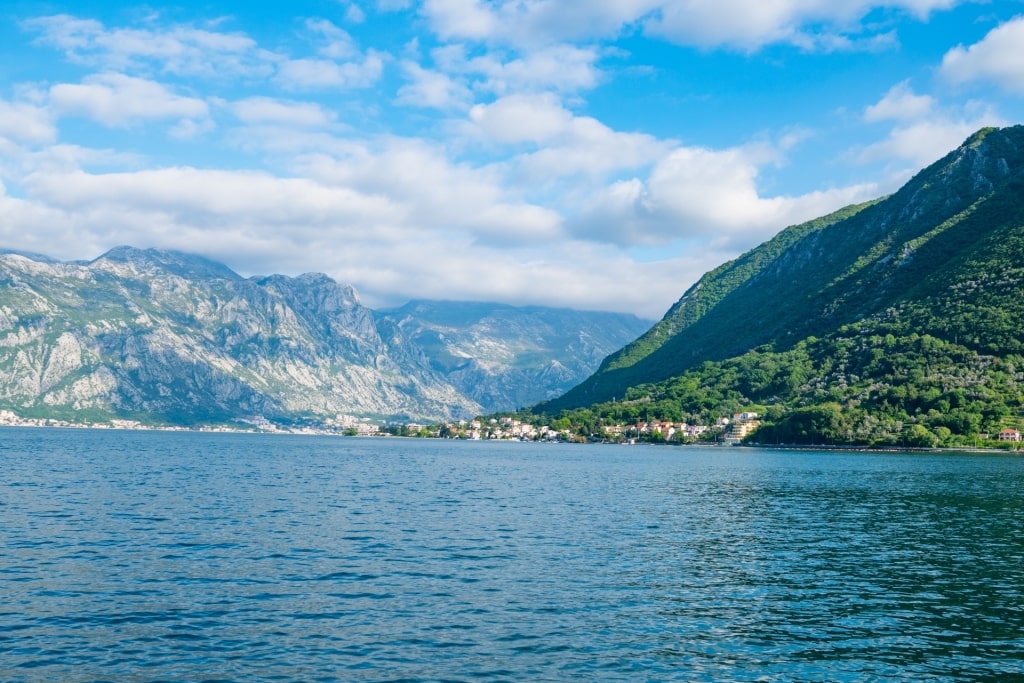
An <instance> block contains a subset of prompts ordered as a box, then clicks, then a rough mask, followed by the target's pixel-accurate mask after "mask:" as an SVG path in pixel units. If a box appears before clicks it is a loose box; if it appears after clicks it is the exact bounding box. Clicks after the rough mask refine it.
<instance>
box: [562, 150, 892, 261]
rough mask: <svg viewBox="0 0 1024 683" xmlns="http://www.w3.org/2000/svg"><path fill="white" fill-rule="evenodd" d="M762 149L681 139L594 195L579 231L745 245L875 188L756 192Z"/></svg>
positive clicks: (577, 223) (631, 241) (642, 240)
mask: <svg viewBox="0 0 1024 683" xmlns="http://www.w3.org/2000/svg"><path fill="white" fill-rule="evenodd" d="M762 153H763V152H761V151H753V152H752V151H751V150H748V149H744V148H732V149H724V150H712V149H706V148H699V147H679V148H677V149H675V150H674V151H672V153H671V154H669V155H668V156H666V157H665V158H664V159H662V160H661V161H660V162H659V163H658V164H656V165H655V167H654V168H653V170H652V171H651V173H650V175H649V176H648V177H647V178H646V179H640V178H632V179H629V180H622V181H619V182H616V183H613V184H612V185H610V186H608V187H606V188H605V189H603V190H602V191H600V192H598V193H595V195H594V196H592V197H591V198H590V199H589V201H588V203H587V205H586V206H585V207H584V210H583V211H582V212H581V214H580V215H579V216H578V217H577V219H576V220H574V221H573V224H572V229H573V232H574V233H575V234H577V235H579V236H580V237H581V238H589V239H594V240H599V241H618V242H620V243H621V244H623V245H624V246H629V245H656V244H667V243H671V242H672V241H676V240H682V239H689V238H694V237H701V238H711V239H712V241H713V242H715V243H717V244H718V245H719V246H725V245H728V246H730V247H732V248H736V249H740V248H749V247H750V246H753V245H754V244H757V243H758V242H759V241H761V240H763V239H766V238H767V237H769V236H771V235H772V234H774V233H775V232H777V231H779V230H781V229H782V228H784V227H786V226H787V225H793V224H796V223H800V222H803V221H805V220H809V219H811V218H814V217H817V216H820V215H823V214H825V213H828V212H830V211H833V210H835V209H837V208H840V207H842V206H845V205H848V204H851V203H855V202H858V201H864V200H866V199H868V198H871V197H873V196H875V195H876V193H877V192H878V188H877V186H876V185H874V184H865V185H857V186H852V187H846V188H839V189H833V190H827V191H816V192H811V193H808V194H805V195H800V196H795V197H790V196H776V197H763V196H761V194H760V192H759V189H758V185H757V179H758V175H759V173H760V168H759V165H758V163H757V162H758V157H759V156H760V155H761V154H762Z"/></svg>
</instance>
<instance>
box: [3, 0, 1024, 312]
mask: <svg viewBox="0 0 1024 683" xmlns="http://www.w3.org/2000/svg"><path fill="white" fill-rule="evenodd" d="M953 4H955V3H954V2H952V0H892V1H890V2H884V3H878V2H866V1H865V2H853V3H840V4H836V3H827V2H824V0H768V1H762V2H759V3H754V2H749V1H741V0H718V1H717V2H709V1H707V0H592V1H591V2H568V1H562V2H554V1H553V0H535V1H533V2H526V3H524V2H512V1H511V0H501V1H497V2H482V1H479V0H425V1H424V2H421V3H413V2H404V1H402V0H390V2H387V3H383V2H378V4H377V7H376V8H373V7H371V6H370V5H369V4H367V3H361V4H359V5H356V4H355V3H347V4H345V7H344V11H345V15H346V17H347V18H348V20H349V21H351V22H353V23H360V24H361V23H363V22H367V21H369V20H370V19H372V16H368V14H370V13H372V12H374V11H376V12H383V11H388V12H397V11H406V12H409V13H415V16H417V17H418V18H419V19H420V20H422V21H425V22H427V23H428V24H429V25H430V26H431V27H432V30H433V38H434V39H435V40H434V41H433V42H432V43H431V44H430V45H427V46H420V45H418V44H410V45H407V46H406V49H405V50H404V51H396V54H390V53H389V52H387V51H386V50H383V49H376V48H374V47H369V46H364V45H360V44H359V41H358V40H357V39H356V38H355V37H354V36H353V35H352V34H350V33H349V32H347V31H345V30H342V29H341V28H340V27H339V26H338V25H337V24H335V23H332V22H330V21H327V20H324V19H307V20H305V21H302V22H296V24H295V26H296V28H295V31H296V32H297V33H298V34H300V35H301V39H302V41H304V42H303V43H302V44H303V45H306V46H308V49H305V51H303V50H299V49H297V48H291V49H285V48H284V47H280V46H275V47H274V49H268V48H265V47H262V46H261V45H260V44H259V43H258V41H256V40H255V39H253V38H251V37H250V36H248V35H246V34H244V33H241V32H238V31H229V30H226V29H220V28H218V26H217V25H216V24H209V25H201V24H197V25H183V24H170V23H165V24H161V23H160V22H159V21H156V20H151V21H147V22H143V23H142V24H140V25H139V26H134V27H130V28H111V27H109V26H107V25H105V24H103V23H100V22H97V21H94V20H91V19H81V18H76V17H71V16H67V15H59V16H54V17H45V18H40V19H30V20H27V21H25V22H24V23H23V26H24V28H25V29H26V30H27V31H30V32H31V33H32V34H33V35H35V36H36V41H37V43H38V44H40V45H44V46H48V47H51V48H56V49H57V50H59V51H60V52H61V53H62V54H63V55H64V56H65V57H66V59H67V60H69V62H70V63H73V64H76V65H79V66H80V67H81V68H82V69H83V70H85V73H83V74H81V75H79V76H78V77H76V78H74V79H69V80H73V81H75V82H58V83H32V84H24V85H23V87H21V88H15V89H12V93H13V94H12V95H11V96H10V97H9V98H7V99H0V181H2V184H0V189H2V190H3V191H2V192H0V242H2V245H0V246H6V247H14V248H21V249H27V250H31V251H39V252H44V253H49V254H51V255H53V256H56V257H60V258H89V257H92V256H96V255H98V254H99V253H100V252H102V251H104V250H106V249H107V248H110V247H112V246H115V245H118V244H130V245H135V246H141V247H146V246H159V247H167V248H175V249H182V250H186V251H194V252H200V253H202V254H204V255H206V256H210V257H213V258H218V259H221V260H223V261H225V262H226V263H228V265H230V266H232V267H234V268H236V269H238V270H240V271H241V272H243V273H244V274H257V273H267V272H288V273H298V272H302V271H308V270H317V271H323V272H327V273H329V274H330V275H332V276H334V277H336V278H338V279H340V280H343V281H346V282H352V283H354V284H356V285H357V287H358V288H359V289H360V290H361V291H362V292H363V293H364V295H365V296H366V298H367V299H368V300H369V301H370V302H371V303H398V302H400V301H401V300H402V299H404V298H412V297H431V298H449V299H450V298H461V299H492V300H502V301H508V302H511V303H524V304H525V303H544V304H551V305H566V306H574V307H579V308H590V309H612V310H621V311H631V312H635V313H639V314H642V315H646V316H648V317H657V316H659V315H661V314H662V313H663V312H664V310H665V309H666V308H667V307H668V305H669V304H671V302H672V301H674V300H675V299H676V298H677V297H678V296H679V295H680V294H681V293H682V292H683V291H684V290H685V289H686V287H687V286H688V285H689V284H691V283H692V282H693V281H694V280H695V279H696V278H697V277H698V276H699V275H700V274H701V273H702V272H704V271H705V270H707V269H710V268H712V267H714V266H716V265H718V264H719V263H721V262H722V261H723V260H725V259H727V258H731V257H734V256H736V255H737V254H738V253H739V252H741V251H742V250H744V249H747V248H749V247H752V246H754V245H756V244H757V243H759V242H761V241H763V240H765V239H767V238H769V237H770V236H771V235H773V234H774V233H775V232H776V231H778V230H779V229H781V228H783V227H785V226H786V225H789V224H793V223H797V222H800V221H803V220H807V219H810V218H814V217H816V216H819V215H822V214H824V213H827V212H829V211H832V210H834V209H836V208H839V207H840V206H842V205H845V204H849V203H853V202H859V201H863V200H865V199H870V198H873V197H875V196H877V195H879V194H882V193H885V192H888V191H891V190H892V189H894V187H895V185H896V184H897V183H898V182H899V181H901V180H902V179H904V178H905V177H906V173H907V172H909V170H912V168H911V165H912V164H913V165H918V166H919V165H923V164H924V163H928V162H930V161H933V160H934V159H935V158H937V157H938V156H939V155H940V154H942V153H943V152H945V151H946V150H948V149H949V148H951V147H952V146H954V145H955V144H957V143H958V142H960V141H961V140H962V139H963V138H964V137H966V135H968V134H969V133H970V132H972V131H973V129H974V127H978V126H980V125H991V124H999V123H1002V122H1003V119H1002V118H1001V117H1000V116H999V115H998V113H997V112H996V111H994V110H993V109H992V108H990V107H987V106H985V105H984V104H983V103H982V104H979V103H973V104H969V105H965V104H961V105H955V106H954V105H949V104H947V103H944V102H943V101H942V100H941V98H940V97H939V96H937V95H934V94H929V93H926V92H923V91H922V92H919V91H918V90H915V89H914V87H913V85H912V82H911V81H910V80H909V79H894V80H895V81H897V82H896V83H895V84H894V85H890V84H886V87H889V90H888V91H887V92H878V93H877V95H876V97H877V98H878V99H877V100H875V101H874V102H873V103H871V104H865V103H861V104H860V105H859V106H858V107H857V108H856V113H855V118H857V123H856V125H860V126H867V127H874V128H879V129H882V128H884V130H882V131H881V132H880V133H878V134H877V135H876V136H875V138H874V139H873V141H872V142H871V144H867V145H862V146H860V147H857V146H852V147H851V149H850V150H848V151H847V152H846V155H845V156H841V157H840V158H839V159H838V160H837V161H836V163H840V162H842V163H848V164H851V165H856V164H864V163H870V162H883V163H889V164H891V165H892V167H891V169H889V170H890V171H891V173H890V174H889V176H887V177H886V178H879V179H876V180H868V181H857V182H849V183H845V184H840V185H835V186H831V185H824V184H822V185H820V186H813V187H810V188H805V189H803V190H802V191H796V192H783V191H770V190H766V189H765V185H766V184H765V182H764V178H765V175H767V174H769V173H770V171H771V170H772V169H775V168H777V167H779V166H782V165H784V164H785V163H787V156H788V155H789V154H790V153H792V152H794V151H799V148H800V146H801V145H802V144H807V143H806V142H805V140H806V139H813V136H814V134H815V133H814V132H813V131H810V132H808V133H807V135H806V136H804V135H802V134H801V135H797V136H793V137H792V139H787V140H783V137H785V134H784V132H782V131H774V132H771V134H770V135H768V137H767V138H764V137H762V138H761V139H759V140H758V141H752V140H749V139H748V140H736V141H735V142H734V143H732V144H727V145H720V146H717V147H716V146H713V145H701V144H696V143H694V142H688V141H686V140H681V139H676V138H673V137H669V136H659V135H656V134H653V133H650V132H645V131H643V130H632V129H622V128H617V127H616V126H613V125H610V124H609V123H607V122H606V121H602V120H601V119H600V118H599V117H598V116H595V115H590V114H588V113H586V106H585V104H586V97H587V95H588V93H590V92H592V91H593V90H595V89H596V88H598V87H599V86H600V85H601V84H602V83H603V82H605V81H606V80H607V79H608V78H611V76H610V75H609V74H608V73H607V72H606V71H604V69H603V66H604V65H603V62H602V60H604V59H606V57H607V55H608V53H609V51H608V50H607V49H606V46H604V45H603V44H602V41H611V40H613V39H615V38H616V37H617V36H619V35H620V34H622V33H624V32H630V31H634V32H637V33H638V34H640V35H643V36H647V37H650V36H656V37H658V38H659V39H664V40H668V41H671V42H674V43H680V44H686V45H692V46H696V47H698V48H700V49H705V50H710V49H714V48H716V47H721V46H725V48H726V49H728V50H731V51H738V52H741V53H749V52H751V51H755V50H757V49H759V48H761V47H763V46H765V45H769V44H786V45H791V46H795V47H796V48H797V49H801V50H810V51H813V50H822V51H825V50H828V49H838V48H837V47H836V46H841V45H844V44H845V45H847V47H849V45H852V42H850V41H854V40H859V39H860V38H863V37H865V36H867V38H868V39H871V38H872V34H871V31H872V30H874V29H871V28H866V27H865V26H863V25H862V20H863V19H864V17H865V16H866V15H867V14H868V13H869V12H870V11H871V10H873V9H874V10H879V9H881V10H886V11H894V12H902V13H908V14H910V15H913V16H916V17H921V18H926V17H928V16H929V15H930V14H931V13H934V12H937V11H941V10H943V9H947V8H949V7H951V6H952V5H953ZM385 5H386V6H385ZM726 19H728V20H726ZM1020 26H1021V20H1014V21H1011V22H1008V23H1006V24H1003V25H1002V26H1000V27H999V28H996V29H994V30H992V31H991V32H990V33H989V34H988V36H987V37H986V38H985V39H984V40H983V41H981V42H978V43H977V44H975V45H971V46H967V47H964V46H960V47H954V48H952V49H951V50H950V51H949V52H948V53H947V55H946V58H945V59H944V60H943V62H942V64H941V67H940V73H941V75H942V76H943V77H944V78H945V79H946V80H947V81H948V82H953V83H956V84H971V83H977V82H983V81H986V80H992V79H997V80H998V81H999V83H1000V85H1001V86H1002V87H1004V88H1006V89H1007V90H1014V89H1017V88H1020V89H1021V90H1024V88H1021V87H1020V83H1024V67H1020V65H1019V64H1018V61H1019V60H1018V58H1017V57H1015V55H1016V54H1017V52H1014V50H1013V49H1011V46H1014V45H1018V44H1020V41H1019V40H1017V38H1018V37H1020V36H1018V35H1017V34H1018V33H1019V30H1020ZM349 28H351V27H349ZM352 31H353V33H355V31H356V30H355V29H354V28H353V29H352ZM885 35H888V34H887V33H877V35H874V37H879V36H883V37H884V36H885ZM851 36H852V38H851ZM844 40H846V41H847V43H843V41H844ZM828 45H831V46H832V47H831V48H829V47H827V46H828ZM1015 60H1017V61H1015ZM1019 67H1020V68H1019ZM1018 76H1019V77H1020V79H1018ZM253 84H258V87H257V86H256V85H253ZM378 90H379V91H380V92H379V93H378V92H377V91H378ZM881 90H884V88H882V89H881ZM375 95H376V96H378V97H379V100H376V101H374V100H372V99H371V97H372V96H375ZM339 102H343V103H344V104H343V105H339ZM342 106H351V107H352V108H353V109H356V110H358V111H359V113H360V115H361V116H363V117H364V118H363V119H361V122H362V123H363V124H366V122H370V125H364V126H363V127H360V126H357V125H355V124H354V123H352V122H351V121H350V120H348V119H347V118H346V116H345V115H344V114H345V112H346V111H347V110H344V109H343V108H342ZM387 107H395V108H398V109H399V110H401V117H400V118H401V119H402V122H403V123H405V122H407V121H412V120H416V119H417V117H423V118H424V120H426V121H427V123H426V124H425V125H424V126H423V127H422V128H421V129H420V131H419V132H418V133H413V132H408V131H403V132H386V131H385V132H382V131H381V130H370V129H369V128H370V127H372V124H373V123H374V121H375V120H376V117H377V116H378V115H380V114H381V111H380V110H382V109H386V108H387ZM72 120H76V121H82V120H85V121H88V122H93V123H95V124H96V125H98V126H100V127H104V128H109V129H112V130H114V131H115V132H116V133H118V134H121V135H132V134H138V135H139V136H140V138H141V137H144V136H146V135H149V134H150V133H152V135H154V136H157V135H159V136H166V135H170V136H172V137H175V138H177V139H179V140H183V141H188V140H191V141H192V143H191V144H194V145H196V146H197V148H198V147H201V148H202V149H201V151H202V152H204V153H205V154H204V155H202V158H203V159H204V161H203V162H202V163H200V162H196V163H180V162H178V161H161V160H159V159H156V160H154V159H153V158H148V157H147V156H146V155H145V154H142V153H139V154H135V153H133V152H132V153H128V152H122V151H120V150H118V149H116V148H110V149H108V148H105V147H103V146H102V145H99V144H95V145H89V144H85V143H83V142H82V141H81V140H74V139H68V138H67V137H66V136H68V135H69V134H68V133H67V130H68V125H67V124H68V123H69V122H71V121H72ZM794 123H797V122H794ZM380 125H381V128H386V126H385V125H384V124H380ZM153 131H156V132H153ZM766 139H767V140H768V141H767V142H766V141H765V140H766ZM773 139H774V140H775V141H774V142H772V140H773ZM181 144H185V142H182V143H181ZM190 149H193V148H190ZM221 156H223V157H224V159H225V161H223V162H222V161H221V160H220V157H221ZM169 158H170V157H169ZM211 159H212V160H211ZM681 244H686V245H690V247H691V248H689V250H688V249H684V248H682V247H680V246H679V245H681ZM652 252H658V253H661V255H660V256H659V257H658V258H656V259H653V260H652V259H651V258H650V254H651V253H652Z"/></svg>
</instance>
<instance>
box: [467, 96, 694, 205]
mask: <svg viewBox="0 0 1024 683" xmlns="http://www.w3.org/2000/svg"><path fill="white" fill-rule="evenodd" d="M469 119H470V122H471V126H473V128H471V129H470V134H475V136H476V137H480V138H482V139H484V140H486V141H488V142H492V143H495V144H503V145H520V144H525V145H528V146H529V147H531V148H532V149H529V150H528V151H525V152H522V153H519V154H517V155H515V156H513V157H511V158H510V159H509V160H508V161H507V162H506V163H505V164H504V165H503V166H504V167H505V168H507V169H509V175H510V177H509V182H511V183H516V182H520V183H523V185H524V187H525V188H536V187H538V186H540V187H546V186H547V185H548V184H550V183H552V182H555V181H557V180H560V179H564V178H566V177H569V176H584V177H585V179H584V180H583V182H584V184H587V183H590V182H592V180H591V179H593V178H603V177H607V176H610V175H615V174H616V173H619V172H621V171H623V170H627V169H636V168H639V167H645V166H649V165H651V164H653V163H655V162H656V161H658V160H659V159H662V158H663V157H665V156H666V155H667V154H668V153H669V152H670V150H671V149H672V147H673V146H674V143H673V142H672V141H670V140H658V139H657V138H655V137H653V136H650V135H646V134H643V133H623V132H619V131H614V130H612V129H610V128H609V127H607V126H605V125H604V124H602V123H601V122H600V121H598V120H597V119H594V118H592V117H588V116H576V115H574V114H573V113H572V112H570V111H569V110H568V109H566V108H565V107H564V106H562V104H561V103H560V102H559V101H558V99H557V98H556V97H555V96H554V95H551V94H536V95H530V94H523V95H510V96H508V97H504V98H501V99H499V100H497V101H495V102H494V103H492V104H488V105H482V104H481V105H476V106H475V107H473V108H472V109H471V110H470V112H469ZM563 190H564V191H565V190H567V189H566V188H563ZM579 191H581V190H576V191H575V192H579Z"/></svg>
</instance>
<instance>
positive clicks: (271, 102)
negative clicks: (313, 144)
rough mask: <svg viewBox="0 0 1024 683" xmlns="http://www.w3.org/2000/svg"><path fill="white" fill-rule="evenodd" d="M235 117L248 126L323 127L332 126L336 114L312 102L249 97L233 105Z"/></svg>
mask: <svg viewBox="0 0 1024 683" xmlns="http://www.w3.org/2000/svg"><path fill="white" fill-rule="evenodd" d="M231 109H232V110H233V111H234V113H235V116H237V117H238V119H239V120H240V121H242V122H243V123H246V124H250V125H251V124H283V125H288V126H302V127H314V128H316V127H323V126H328V125H330V124H331V123H332V122H333V121H334V119H335V116H334V113H333V112H330V111H327V110H325V109H324V108H323V107H321V106H320V105H318V104H315V103H312V102H294V101H290V100H279V99H274V98H271V97H249V98H246V99H244V100H239V101H238V102H235V103H234V104H233V105H231Z"/></svg>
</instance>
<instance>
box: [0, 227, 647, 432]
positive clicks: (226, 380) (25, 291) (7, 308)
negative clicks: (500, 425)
mask: <svg viewBox="0 0 1024 683" xmlns="http://www.w3.org/2000/svg"><path fill="white" fill-rule="evenodd" d="M418 305H419V307H420V310H422V311H429V312H430V316H433V317H432V318H431V317H430V316H426V317H424V316H421V315H418V314H417V313H416V308H415V306H413V307H406V308H404V309H396V311H393V312H390V313H389V312H384V311H382V312H375V311H373V310H371V309H369V308H368V307H366V306H364V305H362V303H361V302H360V301H359V297H358V295H357V293H356V291H355V290H354V289H353V288H352V287H351V286H347V285H343V284H339V283H338V282H335V281H334V280H332V279H331V278H329V277H327V276H326V275H322V274H313V273H309V274H305V275H300V276H298V277H288V276H283V275H270V276H265V277H254V278H244V277H242V276H240V275H238V274H237V273H235V272H234V271H232V270H231V269H229V268H228V267H226V266H224V265H223V264H220V263H217V262H215V261H211V260H209V259H205V258H202V257H199V256H194V255H190V254H184V253H180V252H173V251H163V250H153V249H148V250H143V249H135V248H131V247H118V248H115V249H112V250H110V251H109V252H107V253H106V254H104V255H102V256H100V257H99V258H97V259H95V260H93V261H89V262H58V261H54V260H52V259H48V258H46V257H42V256H38V255H26V254H18V253H14V252H7V253H4V254H0V408H5V409H9V410H12V411H14V412H16V413H18V414H22V415H28V416H58V417H79V418H80V417H82V416H86V417H92V418H95V419H104V418H111V417H120V418H132V419H143V420H144V421H148V422H152V421H157V422H167V423H178V424H182V423H196V422H204V421H229V420H233V419H239V418H247V417H251V416H265V417H267V418H270V419H274V420H285V421H287V420H303V419H307V420H312V421H323V420H329V419H333V418H336V417H337V416H338V415H354V416H366V417H374V418H380V419H387V418H395V419H415V420H440V419H451V418H459V417H469V416H473V415H477V414H481V413H486V412H492V411H495V410H502V409H507V408H511V407H516V406H520V405H525V404H527V403H530V402H535V401H537V400H543V399H546V398H550V397H552V396H555V395H558V394H560V393H562V392H564V391H565V390H566V389H568V388H569V387H570V386H572V385H573V384H575V383H577V382H578V381H579V380H580V379H582V378H583V377H585V376H586V375H587V374H589V372H591V371H592V370H593V369H594V368H595V367H596V366H597V365H598V363H599V362H600V360H601V359H602V358H603V357H604V356H605V355H607V354H608V353H610V352H611V351H613V350H614V349H616V348H619V347H620V346H622V344H623V343H625V342H627V341H629V340H630V339H632V338H635V337H636V336H637V335H639V334H640V333H642V332H643V331H644V330H645V329H646V328H647V326H648V325H647V323H645V322H644V321H641V320H639V319H637V318H635V317H632V316H626V315H616V314H591V313H579V312H576V311H565V310H558V309H523V308H516V307H511V306H509V307H500V306H492V305H481V304H460V303H446V304H441V303H437V302H420V303H419V304H418ZM481 306H482V307H483V308H481ZM444 310H447V311H448V313H447V318H448V320H447V321H444V320H441V319H440V318H439V317H438V316H439V312H440V311H444ZM466 311H469V313H466ZM567 338H578V339H580V340H581V341H580V343H578V344H572V343H568V344H567V343H566V339H567Z"/></svg>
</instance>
